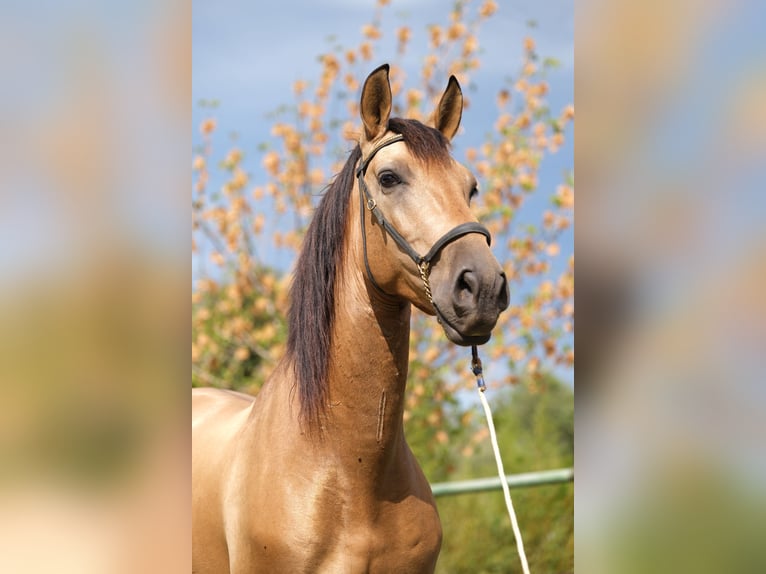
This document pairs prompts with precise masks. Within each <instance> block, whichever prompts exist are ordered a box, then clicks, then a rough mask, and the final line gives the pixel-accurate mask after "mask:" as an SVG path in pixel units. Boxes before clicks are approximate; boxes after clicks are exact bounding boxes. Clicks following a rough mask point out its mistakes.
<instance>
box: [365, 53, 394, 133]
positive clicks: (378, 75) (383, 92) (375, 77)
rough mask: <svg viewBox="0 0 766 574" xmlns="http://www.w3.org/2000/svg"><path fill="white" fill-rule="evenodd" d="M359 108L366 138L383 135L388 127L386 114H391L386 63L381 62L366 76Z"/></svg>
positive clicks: (389, 87) (389, 86)
mask: <svg viewBox="0 0 766 574" xmlns="http://www.w3.org/2000/svg"><path fill="white" fill-rule="evenodd" d="M359 109H360V111H361V116H362V122H363V123H364V135H365V136H366V137H367V140H368V141H371V140H374V139H375V138H376V137H378V136H380V135H383V133H385V131H386V130H387V129H388V116H389V115H391V85H390V84H389V82H388V64H383V65H382V66H380V67H379V68H377V69H376V70H374V71H373V72H372V73H371V74H370V75H369V76H367V79H366V80H365V81H364V87H362V101H361V105H360V106H359Z"/></svg>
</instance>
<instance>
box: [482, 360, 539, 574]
mask: <svg viewBox="0 0 766 574" xmlns="http://www.w3.org/2000/svg"><path fill="white" fill-rule="evenodd" d="M471 350H472V352H473V360H472V361H471V370H472V371H473V374H474V375H476V384H477V386H478V390H479V399H481V405H482V406H483V407H484V416H486V417H487V426H488V427H489V438H490V442H491V443H492V451H493V452H494V453H495V462H496V463H497V473H498V475H500V484H501V485H502V487H503V495H504V496H505V507H506V508H507V509H508V515H509V516H510V517H511V527H512V528H513V536H514V538H515V539H516V549H517V550H518V553H519V558H520V559H521V568H522V570H523V571H524V574H529V564H528V563H527V555H526V554H525V553H524V542H523V541H522V539H521V530H519V523H518V521H517V520H516V513H515V512H514V510H513V502H512V501H511V491H510V489H509V488H508V481H507V480H506V478H505V470H504V469H503V459H502V457H501V456H500V447H499V446H498V444H497V434H496V433H495V423H494V421H493V420H492V411H491V410H490V408H489V403H488V402H487V397H486V396H485V395H484V391H486V390H487V386H486V385H485V384H484V376H483V374H482V366H481V359H479V353H478V350H477V349H476V345H474V346H473V347H472V349H471Z"/></svg>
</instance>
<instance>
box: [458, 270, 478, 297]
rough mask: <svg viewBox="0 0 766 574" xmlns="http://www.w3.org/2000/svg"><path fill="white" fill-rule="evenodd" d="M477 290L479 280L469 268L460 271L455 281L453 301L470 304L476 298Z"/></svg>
mask: <svg viewBox="0 0 766 574" xmlns="http://www.w3.org/2000/svg"><path fill="white" fill-rule="evenodd" d="M478 290H479V281H478V279H477V278H476V275H475V274H474V273H473V271H471V270H470V269H467V270H465V271H463V272H462V273H460V275H459V276H458V278H457V282H456V283H455V301H456V302H457V303H461V304H463V305H470V304H471V302H472V301H473V300H474V299H475V298H476V295H477V293H478Z"/></svg>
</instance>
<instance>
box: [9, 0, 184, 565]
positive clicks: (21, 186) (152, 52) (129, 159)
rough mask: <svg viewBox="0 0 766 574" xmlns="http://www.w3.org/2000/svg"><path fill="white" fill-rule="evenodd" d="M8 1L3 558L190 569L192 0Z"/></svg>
mask: <svg viewBox="0 0 766 574" xmlns="http://www.w3.org/2000/svg"><path fill="white" fill-rule="evenodd" d="M1 12H2V16H0V75H1V76H2V78H3V80H2V84H3V88H2V89H0V269H2V271H1V272H0V571H2V572H61V573H63V572H72V573H75V572H79V573H85V572H94V573H96V572H125V573H128V572H130V573H135V572H182V571H185V572H188V571H189V570H190V558H189V555H190V554H189V534H190V526H189V520H190V512H189V493H190V488H189V438H188V421H189V403H190V402H189V399H188V386H187V383H186V381H188V378H189V367H188V356H189V355H188V334H189V319H188V316H189V315H188V313H189V303H188V293H189V274H190V264H189V246H190V241H189V235H188V233H189V232H188V229H189V228H188V218H189V208H188V207H187V206H188V194H189V188H190V186H191V175H190V173H189V156H188V149H189V147H188V146H189V141H190V139H191V126H190V124H189V119H190V115H191V103H190V100H189V86H190V84H191V51H190V43H191V6H190V5H189V3H184V2H175V1H172V0H169V1H161V2H128V3H126V2H111V3H110V2H91V1H88V0H73V1H71V2H50V1H43V2H13V1H12V2H4V3H3V5H2V9H1Z"/></svg>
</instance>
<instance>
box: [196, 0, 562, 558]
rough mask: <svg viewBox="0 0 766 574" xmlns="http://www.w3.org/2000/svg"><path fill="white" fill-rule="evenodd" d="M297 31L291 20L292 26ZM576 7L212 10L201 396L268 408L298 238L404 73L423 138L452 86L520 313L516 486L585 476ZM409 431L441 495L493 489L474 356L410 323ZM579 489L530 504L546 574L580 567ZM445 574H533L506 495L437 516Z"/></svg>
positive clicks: (497, 361) (510, 461)
mask: <svg viewBox="0 0 766 574" xmlns="http://www.w3.org/2000/svg"><path fill="white" fill-rule="evenodd" d="M297 13H300V14H301V18H299V19H296V18H295V14H297ZM572 42H573V6H572V4H571V3H569V2H556V3H550V4H541V3H537V2H529V1H514V2H495V1H492V0H477V1H473V2H466V1H459V2H447V3H445V2H440V1H436V0H433V1H418V2H405V1H399V2H397V1H396V0H392V1H380V0H373V1H367V2H345V1H338V0H326V1H322V2H312V3H309V2H298V1H287V2H280V3H275V4H271V5H266V4H252V3H247V2H223V3H215V4H205V3H200V4H199V5H195V10H194V17H193V48H194V51H193V54H194V62H193V70H194V74H193V84H192V88H193V89H192V93H193V100H194V111H193V118H194V120H195V121H194V128H195V133H194V134H193V140H192V141H193V142H194V149H193V160H192V161H193V168H194V188H193V196H192V225H193V241H194V245H193V256H192V278H193V281H192V305H193V307H192V383H193V384H194V385H200V386H216V387H224V388H235V389H239V390H244V391H246V392H250V393H257V392H258V390H259V388H260V386H261V384H262V383H263V381H264V380H265V379H266V378H267V377H268V376H269V374H270V373H271V372H272V370H273V369H274V366H275V365H276V364H277V362H278V361H279V360H280V359H281V357H282V355H283V353H284V349H285V341H286V334H287V331H286V323H285V316H286V312H287V306H288V299H287V291H288V288H289V285H290V280H291V272H292V267H293V264H294V262H295V260H296V256H297V252H298V250H299V249H300V246H301V239H302V237H303V233H304V231H305V229H306V227H307V225H308V223H309V222H310V220H311V217H312V215H313V212H314V208H315V207H316V205H317V204H318V203H319V201H320V200H321V198H322V194H323V191H324V189H325V187H326V186H327V185H328V183H329V182H330V181H331V178H332V177H333V176H334V174H336V173H338V172H339V171H340V170H341V167H342V166H343V164H344V163H345V161H346V158H347V157H348V155H349V153H350V151H351V150H352V149H353V147H354V146H355V145H356V143H357V141H358V139H359V137H360V133H361V120H360V118H359V105H358V102H359V98H360V90H361V86H362V83H363V81H364V79H365V78H366V77H367V75H368V74H369V73H370V72H371V71H372V70H373V69H375V68H376V67H378V66H379V65H381V64H382V63H386V62H387V63H389V64H390V65H391V84H392V92H393V96H394V110H393V115H395V116H400V117H408V118H416V119H420V120H421V121H427V120H428V117H429V116H430V114H431V113H432V111H433V109H434V107H435V106H436V104H437V103H438V99H439V97H440V96H441V94H442V92H443V91H444V89H445V87H446V86H447V81H448V78H449V76H450V75H452V74H454V75H455V76H456V77H457V78H458V81H459V82H460V84H461V86H462V89H463V93H464V97H465V101H466V105H465V110H464V113H463V117H462V124H461V126H462V127H461V129H460V132H459V133H458V135H457V136H456V137H455V138H454V139H453V142H452V143H453V152H454V155H455V157H456V158H457V159H458V161H461V162H463V163H465V164H466V165H468V166H469V168H470V169H471V170H472V171H473V172H474V173H475V174H476V175H477V178H478V179H479V188H480V193H479V196H478V197H477V198H476V200H475V201H474V202H473V203H472V206H473V208H474V211H475V213H476V216H477V217H478V218H479V219H480V220H481V221H482V222H483V223H484V224H485V225H486V226H487V227H488V228H489V229H490V230H491V232H492V235H493V241H492V249H493V252H494V253H495V255H496V256H497V257H498V259H499V260H500V262H501V263H502V265H503V267H504V269H505V272H506V274H507V276H508V277H509V278H510V284H511V293H512V295H511V305H510V308H509V310H508V311H507V312H506V313H505V314H504V315H502V316H501V319H500V321H499V323H498V326H497V327H496V328H495V331H494V333H493V338H492V341H491V342H490V343H489V344H487V345H485V346H483V347H482V351H481V353H482V356H483V358H484V364H485V371H486V378H487V381H488V383H489V385H490V391H489V393H490V401H491V402H492V404H493V407H494V409H495V414H496V419H497V424H498V432H499V433H500V437H501V445H502V448H503V455H504V458H505V461H506V471H507V472H509V473H520V472H532V471H548V470H555V469H559V468H571V466H572V464H573V448H574V443H573V424H574V416H573V402H574V397H573V376H572V375H573V368H572V365H573V361H574V350H573V343H574V338H573V313H574V306H573V295H574V293H573V286H572V279H573V270H574V269H573V265H574V261H573V258H572V254H573V226H572V224H573V204H574V174H573V166H574V164H573V156H574V148H573V145H572V136H573V118H574V107H573V105H572V98H573V89H574V81H573V67H572V66H573V48H572ZM412 323H413V326H412V334H411V348H410V369H409V378H408V395H407V403H406V413H405V424H406V433H407V437H408V441H409V443H410V445H411V447H412V449H413V450H414V452H415V454H416V456H417V458H418V460H419V461H420V464H421V466H422V467H423V469H424V471H425V473H426V476H427V477H428V479H429V480H430V481H431V482H432V483H438V482H445V481H455V480H458V479H469V478H482V477H491V476H493V475H494V474H495V473H496V469H495V464H494V461H493V457H492V453H491V450H490V449H489V445H488V432H487V427H486V422H485V421H484V419H483V413H482V410H481V407H480V406H479V405H478V404H477V402H478V401H477V400H476V399H477V397H476V391H475V380H474V378H473V376H472V375H471V374H470V371H469V368H468V363H469V359H470V352H469V351H468V350H467V349H465V348H462V347H455V346H454V345H451V344H450V343H449V342H448V341H447V339H446V337H445V336H444V333H443V331H442V329H441V327H440V326H439V325H438V323H437V322H436V321H435V320H434V318H433V317H429V316H425V315H423V314H421V313H419V312H415V313H414V317H413V322H412ZM573 492H574V490H573V485H572V484H571V482H569V483H563V484H562V483H559V484H547V485H545V486H537V487H529V488H525V489H523V490H519V491H517V494H516V496H515V508H516V511H517V513H518V517H519V522H520V523H521V524H522V532H523V533H524V542H525V547H526V551H527V555H528V558H529V562H530V565H531V567H532V569H533V570H536V571H551V572H571V571H572V568H573V549H574V542H573V502H574V498H573ZM437 504H438V507H439V512H440V514H441V517H442V522H443V525H444V532H445V538H444V544H443V550H442V553H441V555H440V557H439V562H438V566H437V571H438V572H472V573H473V572H517V571H520V561H519V558H518V556H517V554H516V549H515V545H514V542H513V534H512V531H511V526H510V522H509V520H508V516H507V514H506V512H505V510H504V508H503V498H502V495H501V493H500V492H499V491H495V492H484V493H478V494H463V495H460V496H454V497H446V496H445V497H440V498H439V499H438V500H437Z"/></svg>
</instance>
